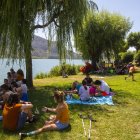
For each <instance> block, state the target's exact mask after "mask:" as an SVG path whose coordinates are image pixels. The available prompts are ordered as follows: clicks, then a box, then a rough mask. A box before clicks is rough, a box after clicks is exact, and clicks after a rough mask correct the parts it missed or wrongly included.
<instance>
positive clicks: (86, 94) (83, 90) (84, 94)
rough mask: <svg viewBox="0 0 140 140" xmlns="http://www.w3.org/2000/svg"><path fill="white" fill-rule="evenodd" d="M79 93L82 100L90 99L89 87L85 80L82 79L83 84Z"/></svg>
mask: <svg viewBox="0 0 140 140" xmlns="http://www.w3.org/2000/svg"><path fill="white" fill-rule="evenodd" d="M78 94H79V96H80V100H82V101H88V100H89V99H90V94H89V87H88V86H87V83H86V81H85V80H83V81H82V86H81V87H80V89H79V92H78Z"/></svg>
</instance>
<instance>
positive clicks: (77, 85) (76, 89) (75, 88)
mask: <svg viewBox="0 0 140 140" xmlns="http://www.w3.org/2000/svg"><path fill="white" fill-rule="evenodd" d="M80 87H81V84H80V83H79V82H78V81H74V82H73V83H72V87H71V88H70V89H69V90H66V91H64V93H65V94H73V93H75V94H78V92H79V89H80Z"/></svg>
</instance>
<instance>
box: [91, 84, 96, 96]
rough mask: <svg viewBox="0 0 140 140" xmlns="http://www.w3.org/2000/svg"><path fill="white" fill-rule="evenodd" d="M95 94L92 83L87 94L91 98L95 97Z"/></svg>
mask: <svg viewBox="0 0 140 140" xmlns="http://www.w3.org/2000/svg"><path fill="white" fill-rule="evenodd" d="M95 93H96V87H95V85H94V82H92V84H91V87H90V89H89V94H90V96H91V97H93V96H95Z"/></svg>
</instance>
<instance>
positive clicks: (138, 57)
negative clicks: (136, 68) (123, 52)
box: [135, 50, 140, 65]
mask: <svg viewBox="0 0 140 140" xmlns="http://www.w3.org/2000/svg"><path fill="white" fill-rule="evenodd" d="M135 61H136V62H137V63H138V65H140V50H139V51H138V52H137V53H136V54H135Z"/></svg>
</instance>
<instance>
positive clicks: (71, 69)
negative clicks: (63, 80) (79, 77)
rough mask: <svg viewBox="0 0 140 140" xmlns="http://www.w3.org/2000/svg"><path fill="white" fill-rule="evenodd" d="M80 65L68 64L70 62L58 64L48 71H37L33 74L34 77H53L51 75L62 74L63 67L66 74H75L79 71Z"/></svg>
mask: <svg viewBox="0 0 140 140" xmlns="http://www.w3.org/2000/svg"><path fill="white" fill-rule="evenodd" d="M80 67H81V65H70V64H65V65H59V66H55V67H53V68H52V69H51V70H50V72H49V73H43V72H41V73H39V74H37V75H36V76H35V79H43V78H47V77H53V76H61V75H62V69H63V68H64V69H65V73H66V74H67V75H76V74H78V73H79V72H80Z"/></svg>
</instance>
